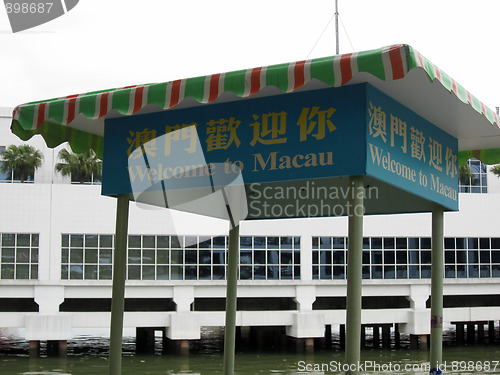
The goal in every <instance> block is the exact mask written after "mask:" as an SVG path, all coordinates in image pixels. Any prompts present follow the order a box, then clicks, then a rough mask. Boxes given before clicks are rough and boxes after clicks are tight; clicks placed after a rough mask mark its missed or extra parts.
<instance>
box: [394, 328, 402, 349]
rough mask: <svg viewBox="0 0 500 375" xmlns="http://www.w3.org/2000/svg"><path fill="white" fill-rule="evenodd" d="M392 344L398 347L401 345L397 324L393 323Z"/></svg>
mask: <svg viewBox="0 0 500 375" xmlns="http://www.w3.org/2000/svg"><path fill="white" fill-rule="evenodd" d="M394 346H395V347H396V348H399V347H400V346H401V335H400V334H399V324H398V323H394Z"/></svg>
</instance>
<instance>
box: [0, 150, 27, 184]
mask: <svg viewBox="0 0 500 375" xmlns="http://www.w3.org/2000/svg"><path fill="white" fill-rule="evenodd" d="M3 150H5V146H0V154H1V153H2V152H3ZM2 164H3V163H2V162H1V161H0V165H2ZM34 180H35V170H34V169H33V170H32V171H31V172H29V173H28V175H27V176H26V179H25V182H34ZM0 182H21V178H20V176H19V173H17V172H16V171H15V170H9V171H7V172H5V173H2V172H1V171H0Z"/></svg>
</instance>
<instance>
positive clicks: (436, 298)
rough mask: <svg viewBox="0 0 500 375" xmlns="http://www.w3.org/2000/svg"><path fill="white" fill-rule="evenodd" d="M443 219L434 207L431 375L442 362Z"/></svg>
mask: <svg viewBox="0 0 500 375" xmlns="http://www.w3.org/2000/svg"><path fill="white" fill-rule="evenodd" d="M443 217H444V212H443V207H441V206H434V208H433V209H432V255H431V272H432V274H431V353H430V367H431V372H430V373H431V374H437V373H439V372H438V371H437V370H439V366H440V365H441V363H442V361H443V278H444V248H443V246H444V237H443V236H444V235H443V232H444V230H443ZM433 371H434V372H433Z"/></svg>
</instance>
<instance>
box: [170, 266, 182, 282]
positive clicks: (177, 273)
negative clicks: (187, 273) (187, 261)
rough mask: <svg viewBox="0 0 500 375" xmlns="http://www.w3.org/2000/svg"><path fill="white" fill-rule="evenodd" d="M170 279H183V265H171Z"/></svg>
mask: <svg viewBox="0 0 500 375" xmlns="http://www.w3.org/2000/svg"><path fill="white" fill-rule="evenodd" d="M171 271H172V280H183V278H184V275H183V271H184V270H183V267H182V266H172V267H171Z"/></svg>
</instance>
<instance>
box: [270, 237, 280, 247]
mask: <svg viewBox="0 0 500 375" xmlns="http://www.w3.org/2000/svg"><path fill="white" fill-rule="evenodd" d="M279 247H280V238H279V237H267V248H268V249H278V248H279Z"/></svg>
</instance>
